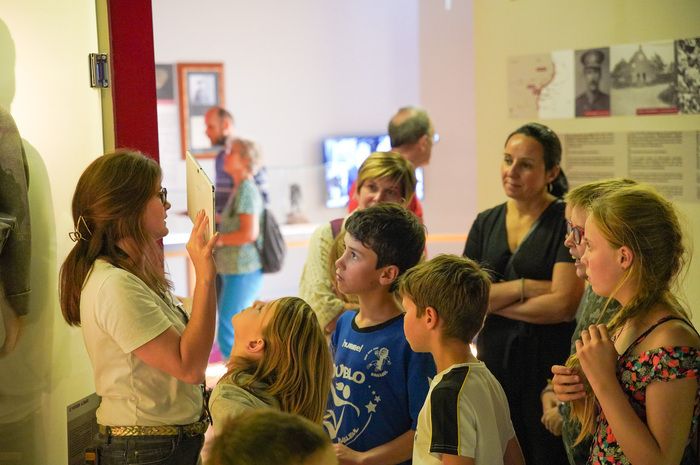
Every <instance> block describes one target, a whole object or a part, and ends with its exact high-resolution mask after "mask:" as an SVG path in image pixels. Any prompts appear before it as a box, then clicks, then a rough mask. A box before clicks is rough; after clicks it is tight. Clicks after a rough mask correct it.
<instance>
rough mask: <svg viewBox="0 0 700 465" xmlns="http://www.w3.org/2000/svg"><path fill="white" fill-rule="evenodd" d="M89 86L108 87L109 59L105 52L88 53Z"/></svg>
mask: <svg viewBox="0 0 700 465" xmlns="http://www.w3.org/2000/svg"><path fill="white" fill-rule="evenodd" d="M90 87H100V88H105V87H109V61H108V57H107V54H106V53H91V54H90Z"/></svg>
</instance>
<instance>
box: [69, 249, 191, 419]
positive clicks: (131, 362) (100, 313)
mask: <svg viewBox="0 0 700 465" xmlns="http://www.w3.org/2000/svg"><path fill="white" fill-rule="evenodd" d="M166 299H167V300H168V302H166V300H164V299H162V298H161V297H159V296H158V294H156V293H155V292H153V291H152V290H151V289H150V288H149V287H148V286H146V284H145V283H144V282H143V281H141V279H139V278H138V277H136V276H134V275H133V274H131V273H129V272H128V271H125V270H122V269H121V268H116V267H114V266H112V265H110V264H109V263H107V262H106V261H104V260H101V259H98V260H96V261H95V264H94V265H93V268H92V270H91V272H90V273H89V274H88V277H87V279H86V280H85V285H84V286H83V291H82V293H81V296H80V320H81V322H82V330H83V339H84V341H85V347H86V348H87V351H88V355H89V356H90V361H91V362H92V368H93V371H94V374H95V390H96V391H97V394H98V395H99V396H101V397H102V403H101V405H100V406H99V408H98V409H97V422H98V423H99V424H101V425H109V426H129V425H140V426H155V425H185V424H189V423H193V422H195V421H197V420H198V419H199V417H200V415H201V412H202V405H203V400H202V394H201V390H200V388H199V386H197V385H192V384H187V383H185V382H182V381H180V380H178V379H177V378H175V377H174V376H171V375H169V374H167V373H165V372H164V371H161V370H159V369H157V368H153V367H151V366H149V365H147V364H146V363H144V362H143V361H141V359H139V358H138V357H136V356H135V355H133V354H132V351H133V350H135V349H137V348H139V347H141V346H142V345H144V344H145V343H147V342H149V341H151V340H152V339H153V338H155V337H156V336H158V335H160V334H162V333H163V332H164V331H166V330H167V329H168V328H170V327H173V328H174V329H175V330H176V331H177V332H178V333H180V334H182V332H183V330H184V329H185V317H184V316H183V314H182V313H181V311H180V310H179V309H178V308H177V306H176V305H179V302H178V300H177V299H176V298H175V297H174V296H173V295H172V294H170V293H169V294H168V296H166ZM180 308H182V307H180ZM182 311H184V310H182Z"/></svg>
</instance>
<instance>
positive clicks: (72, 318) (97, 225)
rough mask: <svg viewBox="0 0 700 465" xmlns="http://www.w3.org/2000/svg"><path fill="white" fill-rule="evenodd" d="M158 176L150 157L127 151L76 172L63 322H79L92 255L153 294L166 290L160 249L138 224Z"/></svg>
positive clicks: (63, 270)
mask: <svg viewBox="0 0 700 465" xmlns="http://www.w3.org/2000/svg"><path fill="white" fill-rule="evenodd" d="M160 179H161V170H160V167H159V166H158V164H157V163H156V162H155V161H153V160H152V159H150V158H148V157H146V156H145V155H143V154H142V153H140V152H137V151H132V150H127V149H121V150H117V151H116V152H113V153H108V154H106V155H103V156H101V157H99V158H97V159H96V160H95V161H93V162H92V163H90V165H89V166H88V167H87V168H86V169H85V171H84V172H83V174H82V175H81V176H80V179H79V180H78V185H77V186H76V188H75V194H74V195H73V207H72V209H73V224H74V225H75V233H77V234H75V235H74V236H73V238H74V239H75V240H76V242H75V245H74V246H73V249H72V250H71V251H70V253H69V254H68V257H66V260H65V261H64V262H63V265H62V266H61V273H60V302H61V312H62V313H63V318H64V319H65V320H66V322H68V324H69V325H71V326H80V294H81V291H82V287H83V284H84V282H85V279H86V277H87V275H88V273H89V272H90V270H91V268H92V266H93V264H94V263H95V260H97V259H98V258H102V259H104V260H106V261H107V262H109V263H110V264H112V265H114V266H116V267H118V268H122V269H124V270H127V271H128V272H130V273H132V274H134V275H136V276H137V277H138V278H140V279H141V280H142V281H143V282H144V283H146V285H147V286H148V287H149V288H151V289H152V290H153V291H155V292H157V293H158V294H161V295H162V294H163V293H165V292H166V291H167V290H168V288H169V283H168V281H167V280H166V279H165V273H164V271H163V252H162V249H161V248H160V246H159V245H158V243H157V242H156V241H154V240H153V237H151V236H150V235H149V234H148V233H147V232H146V231H145V230H144V227H143V214H144V211H145V209H146V204H147V203H148V201H149V200H150V199H151V198H152V197H153V196H154V195H155V193H156V191H157V189H158V185H159V183H160ZM123 239H128V240H129V242H130V244H132V246H133V251H132V253H131V255H129V253H128V252H127V251H126V250H124V249H122V248H121V247H120V246H119V245H118V243H119V242H120V241H121V240H123ZM135 254H138V255H137V256H133V255H135Z"/></svg>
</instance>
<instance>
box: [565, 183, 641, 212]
mask: <svg viewBox="0 0 700 465" xmlns="http://www.w3.org/2000/svg"><path fill="white" fill-rule="evenodd" d="M636 184H637V181H634V180H632V179H627V178H613V179H604V180H602V181H593V182H589V183H586V184H581V185H580V186H577V187H575V188H573V189H571V190H570V191H569V192H568V193H567V194H566V196H565V197H564V200H565V201H566V203H567V204H568V205H570V206H571V207H580V208H583V209H585V210H589V209H590V208H591V205H592V204H593V201H594V200H596V199H597V198H599V197H602V196H603V195H605V194H607V193H609V192H612V191H614V190H617V189H619V188H621V187H627V186H633V185H636Z"/></svg>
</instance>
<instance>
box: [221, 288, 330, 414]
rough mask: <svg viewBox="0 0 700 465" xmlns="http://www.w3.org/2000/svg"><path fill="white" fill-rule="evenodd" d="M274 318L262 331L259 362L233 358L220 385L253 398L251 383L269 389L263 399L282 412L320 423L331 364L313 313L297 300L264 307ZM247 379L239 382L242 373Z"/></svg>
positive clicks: (276, 301)
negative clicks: (274, 403)
mask: <svg viewBox="0 0 700 465" xmlns="http://www.w3.org/2000/svg"><path fill="white" fill-rule="evenodd" d="M267 305H269V306H270V307H269V309H270V310H269V311H273V312H274V314H273V315H272V317H271V318H270V321H269V322H268V323H267V325H266V326H265V328H263V332H262V333H263V334H262V337H263V340H264V341H265V350H264V353H263V356H262V358H261V359H260V360H259V361H256V360H250V359H244V358H240V357H239V358H236V359H234V358H233V357H232V359H231V360H230V361H229V372H228V373H227V374H226V375H224V377H223V378H222V382H232V383H234V384H237V385H238V386H240V387H242V388H243V389H248V390H250V391H251V392H253V393H254V385H255V384H256V383H260V382H262V383H264V384H266V385H267V386H269V388H268V390H267V392H266V393H267V394H268V395H270V396H273V397H274V398H275V399H277V400H278V401H279V403H280V407H281V409H282V411H284V412H289V413H295V414H298V415H301V416H303V417H306V418H308V419H309V420H311V421H313V422H315V423H321V420H322V419H323V413H324V411H325V408H326V401H327V400H328V394H329V393H330V386H331V378H332V376H333V362H332V358H331V353H330V349H329V347H328V343H327V342H326V339H325V337H324V336H323V332H322V331H321V327H320V326H319V324H318V320H317V318H316V314H315V313H314V311H313V310H312V309H311V306H310V305H309V304H307V303H306V302H305V301H304V300H302V299H300V298H298V297H283V298H281V299H277V300H275V301H272V302H270V303H268V304H267ZM243 373H245V374H248V375H249V376H248V377H240V376H239V375H241V374H243Z"/></svg>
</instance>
